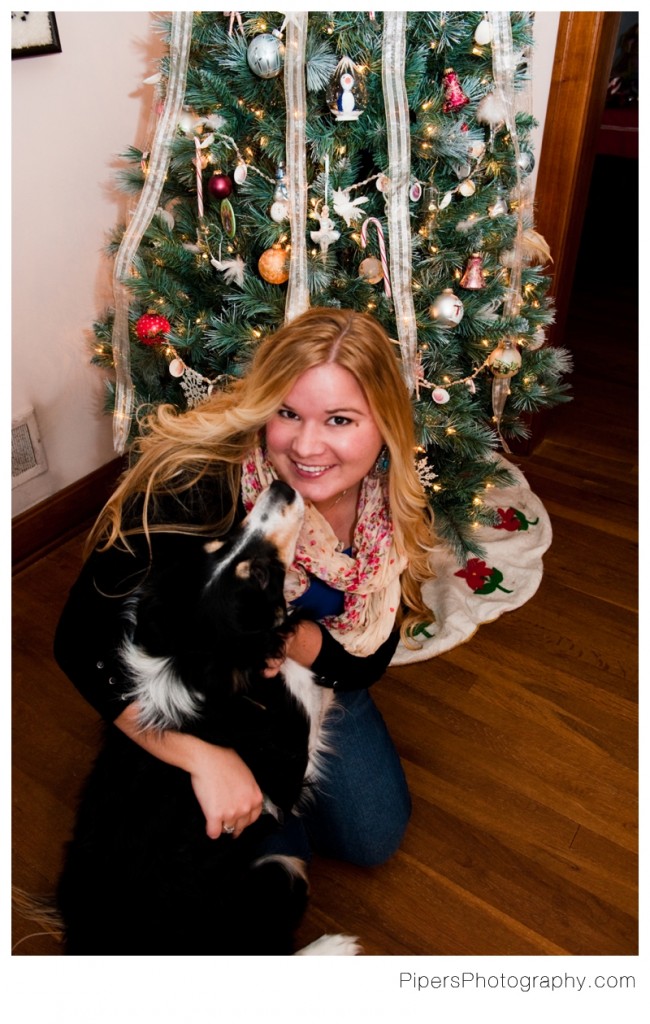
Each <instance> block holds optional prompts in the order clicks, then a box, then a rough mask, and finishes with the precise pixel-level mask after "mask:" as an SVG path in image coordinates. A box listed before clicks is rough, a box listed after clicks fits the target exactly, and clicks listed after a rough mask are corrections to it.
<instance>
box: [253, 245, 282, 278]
mask: <svg viewBox="0 0 650 1024" xmlns="http://www.w3.org/2000/svg"><path fill="white" fill-rule="evenodd" d="M257 269H258V270H259V272H260V275H261V276H262V277H263V278H264V280H265V281H268V283H269V284H284V282H285V281H288V280H289V253H288V252H287V250H286V249H281V248H280V247H279V246H278V248H275V247H273V248H272V249H267V250H266V252H263V253H262V255H261V256H260V258H259V260H258V263H257Z"/></svg>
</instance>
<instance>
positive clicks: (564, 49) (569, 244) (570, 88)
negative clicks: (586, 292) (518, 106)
mask: <svg viewBox="0 0 650 1024" xmlns="http://www.w3.org/2000/svg"><path fill="white" fill-rule="evenodd" d="M620 19H621V16H620V13H618V12H616V11H563V12H562V13H561V14H560V20H559V25H558V35H557V44H556V48H555V60H554V63H553V73H552V77H551V87H550V91H549V98H548V108H547V112H546V120H545V123H544V134H543V138H542V146H541V154H540V163H539V170H538V174H537V184H536V187H535V208H536V209H535V226H536V228H537V230H538V231H539V232H540V234H542V235H543V236H544V238H545V239H546V241H547V242H548V244H549V246H550V250H551V256H552V258H553V264H552V266H551V268H550V269H551V273H552V275H553V281H552V285H551V289H550V294H551V295H552V296H553V299H554V302H555V308H556V320H555V324H554V326H553V327H552V328H551V330H550V331H549V341H550V342H551V343H552V344H560V343H561V342H562V337H563V334H564V329H565V323H566V316H567V310H568V306H569V300H570V297H571V290H572V287H573V278H574V272H575V264H576V258H577V255H578V247H579V245H580V235H581V233H582V226H583V221H584V215H585V209H586V205H587V199H588V196H589V186H590V183H591V175H592V170H593V164H594V158H595V155H596V146H597V141H598V130H599V127H600V123H601V118H602V113H603V109H604V106H605V97H606V93H607V85H608V82H609V78H610V72H611V66H612V59H613V56H614V51H615V48H616V40H617V36H618V30H619V25H620Z"/></svg>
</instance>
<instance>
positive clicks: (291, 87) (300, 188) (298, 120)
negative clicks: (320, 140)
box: [284, 12, 309, 323]
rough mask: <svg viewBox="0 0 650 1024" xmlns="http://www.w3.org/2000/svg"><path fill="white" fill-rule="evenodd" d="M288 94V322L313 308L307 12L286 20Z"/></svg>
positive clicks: (286, 304) (286, 97) (286, 305)
mask: <svg viewBox="0 0 650 1024" xmlns="http://www.w3.org/2000/svg"><path fill="white" fill-rule="evenodd" d="M286 30H287V36H286V44H285V58H284V96H285V104H286V110H287V127H286V151H287V186H288V189H289V224H290V226H291V259H290V260H289V282H288V285H287V298H286V303H285V309H284V316H285V320H286V322H287V323H289V322H290V321H291V320H293V319H294V317H296V316H299V315H300V314H301V313H304V312H305V311H306V310H307V309H309V285H308V281H307V137H306V122H307V87H306V84H305V49H306V45H307V13H306V12H300V13H292V14H291V17H287V20H286Z"/></svg>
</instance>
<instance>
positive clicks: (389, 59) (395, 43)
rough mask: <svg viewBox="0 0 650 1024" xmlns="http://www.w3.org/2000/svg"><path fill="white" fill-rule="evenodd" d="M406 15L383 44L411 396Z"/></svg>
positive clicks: (387, 28)
mask: <svg viewBox="0 0 650 1024" xmlns="http://www.w3.org/2000/svg"><path fill="white" fill-rule="evenodd" d="M406 21H407V12H406V11H396V12H390V11H386V12H385V13H384V32H383V39H382V85H383V91H384V106H385V111H386V129H387V135H388V177H389V179H390V187H389V188H388V191H387V194H386V213H387V219H388V238H389V245H390V277H391V282H392V292H393V301H394V303H395V320H396V324H397V334H398V338H399V344H400V350H401V353H402V375H403V377H404V380H405V382H406V386H407V388H408V389H409V392H413V391H415V390H416V387H417V361H418V350H417V349H418V346H417V340H418V339H417V326H416V322H415V306H414V303H413V294H412V291H411V265H412V259H413V257H412V249H411V224H410V218H409V182H410V174H411V131H410V120H409V105H408V97H407V95H406V86H405V84H404V71H405V64H406Z"/></svg>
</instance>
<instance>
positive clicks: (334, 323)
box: [89, 307, 435, 642]
mask: <svg viewBox="0 0 650 1024" xmlns="http://www.w3.org/2000/svg"><path fill="white" fill-rule="evenodd" d="M330 362H335V363H337V364H338V365H339V366H342V367H343V368H344V369H346V370H349V371H350V373H352V375H353V376H354V377H355V379H356V380H357V382H358V383H359V385H360V386H361V388H362V390H363V392H364V394H365V396H366V399H367V402H368V405H369V407H370V409H371V412H372V414H373V416H374V419H375V422H376V424H377V427H378V428H379V431H380V433H381V435H382V438H383V440H384V443H385V445H386V447H387V448H388V451H389V456H390V466H389V470H388V494H389V501H390V507H391V514H392V518H393V528H394V536H395V543H396V546H397V549H398V551H399V552H400V554H403V555H404V556H405V557H406V559H407V561H408V564H407V568H406V569H405V571H404V573H403V574H402V579H401V585H402V601H403V609H402V614H401V632H402V637H403V639H404V640H405V642H408V638H409V635H410V634H411V633H412V630H413V628H414V627H415V626H416V625H418V624H419V623H425V622H430V621H431V618H432V613H431V610H430V609H429V608H428V607H427V606H426V605H425V604H424V602H423V600H422V594H421V584H422V583H423V582H424V580H426V579H428V578H430V577H431V568H430V565H429V554H430V552H431V549H432V547H433V546H434V544H435V537H434V531H433V517H432V514H431V511H430V508H429V505H428V502H427V500H426V496H425V494H424V491H423V488H422V484H421V482H420V480H419V477H418V475H417V471H416V468H415V435H414V429H413V412H412V406H411V401H410V398H409V395H408V392H407V389H406V386H405V385H404V383H403V380H402V376H401V373H400V370H399V363H398V359H397V356H396V352H395V348H394V346H393V344H392V342H391V341H390V339H389V337H388V335H387V334H386V332H385V331H384V329H383V328H382V327H381V325H380V324H379V323H378V322H377V321H376V320H374V319H373V318H372V317H370V316H368V315H367V314H365V313H358V312H355V311H352V310H342V309H336V308H329V307H328V308H314V309H310V310H308V311H307V312H306V313H303V314H302V315H301V316H298V317H296V318H295V319H294V320H292V321H291V322H290V323H288V324H285V325H284V326H283V327H281V328H280V329H279V330H277V331H276V332H275V333H274V334H272V335H269V336H268V337H267V338H266V339H265V340H264V341H263V342H262V343H261V344H260V345H259V347H258V349H257V351H256V353H255V355H254V358H253V360H252V363H251V366H250V369H249V370H248V372H247V374H246V376H245V377H243V378H242V379H241V380H237V381H236V382H235V383H234V384H233V386H232V387H231V388H230V389H229V390H228V391H225V392H219V393H216V394H213V395H212V396H211V397H210V398H209V399H208V400H207V401H205V402H204V403H203V404H202V405H200V406H198V407H196V408H194V409H190V410H187V411H185V412H178V410H176V409H175V408H174V407H173V406H171V405H161V406H159V407H158V408H157V409H156V411H155V412H154V413H152V414H151V415H150V416H148V417H147V418H146V419H145V420H144V421H143V424H142V427H143V431H142V436H141V437H140V438H138V440H137V441H136V442H135V444H134V455H135V456H136V461H135V462H134V464H133V465H132V466H131V468H130V469H129V470H127V472H126V473H125V474H124V476H123V477H122V479H121V481H120V483H119V485H118V487H117V489H116V490H115V492H114V494H113V495H112V497H111V498H110V499H109V501H108V502H107V504H106V505H105V507H104V509H103V510H102V512H101V513H100V515H99V518H98V520H97V522H96V524H95V526H94V528H93V530H92V533H91V535H90V538H89V547H95V546H99V547H100V548H107V547H110V546H111V545H112V544H114V543H116V542H117V541H121V542H123V543H126V544H127V545H128V539H127V538H128V535H129V534H130V533H134V532H144V533H145V534H147V535H148V534H149V531H150V530H152V529H155V530H160V529H165V530H176V531H180V532H186V533H190V532H194V533H196V532H201V533H206V534H208V533H209V534H212V535H218V534H219V533H223V532H225V531H226V530H227V529H228V528H229V527H230V526H231V525H232V523H233V520H234V516H235V510H236V507H237V501H238V497H239V489H240V483H241V466H242V463H243V460H244V458H245V456H246V455H247V454H248V453H249V452H250V450H251V449H252V448H254V447H255V446H256V445H258V444H260V443H261V442H262V441H263V434H264V427H265V424H266V423H267V422H268V421H269V419H270V418H271V417H272V416H273V414H274V413H275V412H276V411H277V409H278V408H279V407H280V405H281V404H282V402H283V401H284V399H285V397H286V395H287V394H288V392H289V391H291V389H292V387H293V384H294V382H295V381H296V380H297V378H298V377H300V376H301V374H303V373H304V372H305V371H306V370H308V369H310V368H311V367H314V366H318V365H320V364H323V363H330ZM211 475H212V476H214V475H218V476H220V477H221V479H222V480H223V481H224V482H225V483H226V486H227V488H228V489H229V491H230V494H231V497H232V501H231V508H230V509H229V511H228V512H227V514H226V515H225V517H224V518H223V519H222V520H220V521H218V522H209V523H202V524H178V523H169V524H165V523H164V522H160V521H158V518H157V516H156V507H157V505H158V503H159V502H160V500H161V499H162V498H163V497H164V496H165V495H169V494H170V493H171V494H173V495H175V496H176V498H177V499H178V500H179V501H181V502H182V501H183V494H184V493H185V494H187V492H190V491H191V489H192V488H194V487H196V485H197V484H199V483H200V482H201V481H202V480H205V478H206V477H209V476H211ZM134 505H135V506H137V507H138V508H140V517H139V522H138V523H137V524H136V525H135V526H134V525H132V524H126V523H125V521H124V520H125V518H128V517H125V510H126V509H132V508H133V507H134ZM154 522H155V526H153V525H150V524H151V523H154Z"/></svg>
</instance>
